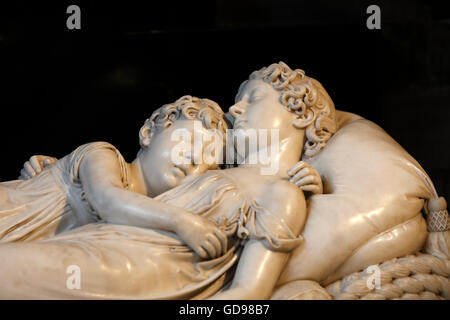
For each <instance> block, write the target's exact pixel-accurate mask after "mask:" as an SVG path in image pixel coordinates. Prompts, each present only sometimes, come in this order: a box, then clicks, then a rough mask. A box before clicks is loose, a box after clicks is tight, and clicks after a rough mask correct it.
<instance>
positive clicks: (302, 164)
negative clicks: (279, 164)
mask: <svg viewBox="0 0 450 320" xmlns="http://www.w3.org/2000/svg"><path fill="white" fill-rule="evenodd" d="M307 165H308V163H306V162H305V161H299V162H297V163H296V164H295V165H294V166H293V167H292V168H290V169H289V170H288V171H287V174H288V175H289V176H293V175H294V174H296V173H297V171H299V170H301V169H303V168H304V167H305V166H307Z"/></svg>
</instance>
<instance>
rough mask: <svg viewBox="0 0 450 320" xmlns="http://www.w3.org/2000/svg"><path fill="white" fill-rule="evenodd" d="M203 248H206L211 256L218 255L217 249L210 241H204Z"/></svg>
mask: <svg viewBox="0 0 450 320" xmlns="http://www.w3.org/2000/svg"><path fill="white" fill-rule="evenodd" d="M202 248H203V249H205V250H206V252H208V255H209V257H210V258H215V257H216V249H214V246H213V245H212V244H211V243H209V242H208V241H204V242H203V243H202Z"/></svg>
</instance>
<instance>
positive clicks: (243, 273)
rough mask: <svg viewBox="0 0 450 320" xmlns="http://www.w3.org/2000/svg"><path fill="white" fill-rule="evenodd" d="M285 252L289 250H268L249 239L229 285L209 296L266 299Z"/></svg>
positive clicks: (275, 280) (283, 263)
mask: <svg viewBox="0 0 450 320" xmlns="http://www.w3.org/2000/svg"><path fill="white" fill-rule="evenodd" d="M289 255H290V254H289V253H285V252H275V251H272V250H269V249H267V248H266V247H264V245H263V244H262V242H261V241H257V240H250V241H249V242H248V243H247V244H246V245H245V248H244V250H243V252H242V254H241V257H240V259H239V264H238V267H237V269H236V273H235V275H234V278H233V282H232V284H231V287H230V288H229V289H228V290H225V291H223V292H221V293H218V294H216V295H215V296H213V297H211V299H215V300H244V299H245V300H253V299H268V298H270V296H271V295H272V292H273V289H274V288H275V285H276V283H277V281H278V278H279V276H280V274H281V271H282V270H283V268H284V266H285V264H286V262H287V261H288V259H289Z"/></svg>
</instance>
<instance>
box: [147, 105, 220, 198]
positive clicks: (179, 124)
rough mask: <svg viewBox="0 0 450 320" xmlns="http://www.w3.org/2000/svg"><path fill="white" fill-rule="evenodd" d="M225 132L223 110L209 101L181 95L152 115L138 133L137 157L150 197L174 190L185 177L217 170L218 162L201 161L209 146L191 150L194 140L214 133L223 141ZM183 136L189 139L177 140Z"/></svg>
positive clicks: (218, 156) (206, 144)
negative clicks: (138, 146) (139, 147)
mask: <svg viewBox="0 0 450 320" xmlns="http://www.w3.org/2000/svg"><path fill="white" fill-rule="evenodd" d="M226 129H227V124H226V122H225V115H224V113H223V111H222V109H221V108H220V107H219V105H218V104H217V103H215V102H214V101H211V100H208V99H199V98H196V97H191V96H184V97H181V98H180V99H178V100H177V101H175V102H174V103H171V104H166V105H163V106H162V107H161V108H159V109H157V110H156V111H155V112H153V114H152V116H151V117H150V118H149V119H147V120H146V121H145V123H144V125H143V126H142V128H141V130H140V132H139V141H140V145H141V151H140V152H139V154H138V158H139V162H140V165H141V168H142V172H143V175H144V179H145V182H146V185H147V188H148V189H149V190H148V191H149V195H151V196H155V195H158V194H160V193H162V192H164V191H167V190H169V189H171V188H174V187H176V186H177V185H178V184H180V182H181V181H183V180H184V179H185V178H186V177H188V176H192V175H199V174H201V173H203V172H205V171H207V170H211V169H217V168H218V163H217V162H213V163H212V164H211V161H204V160H205V159H204V152H205V149H206V148H211V145H210V143H204V142H203V143H202V144H201V147H194V137H201V138H203V137H204V136H205V135H211V132H212V131H214V132H215V139H217V138H219V139H221V141H222V142H224V139H225V137H226ZM185 134H187V135H190V137H192V139H190V140H186V139H180V135H185ZM184 137H186V136H184ZM212 142H213V141H212ZM212 142H211V143H212ZM197 143H198V141H197ZM224 145H225V144H224ZM180 150H183V151H182V152H180ZM177 151H178V152H177ZM186 151H188V152H186ZM189 151H190V152H189ZM221 152H222V150H221ZM180 157H183V159H180ZM221 157H222V154H220V155H217V157H216V159H218V158H221ZM194 159H195V161H194ZM180 160H181V161H180ZM202 160H203V161H202ZM180 162H181V163H180Z"/></svg>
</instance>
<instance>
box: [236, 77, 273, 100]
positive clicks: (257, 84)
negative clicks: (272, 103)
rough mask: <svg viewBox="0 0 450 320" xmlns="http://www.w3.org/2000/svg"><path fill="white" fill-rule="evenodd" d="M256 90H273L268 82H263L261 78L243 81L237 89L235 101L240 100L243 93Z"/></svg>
mask: <svg viewBox="0 0 450 320" xmlns="http://www.w3.org/2000/svg"><path fill="white" fill-rule="evenodd" d="M256 90H264V91H267V90H274V89H273V88H272V86H271V85H270V84H268V83H267V82H264V81H263V80H262V79H252V80H248V81H247V82H245V83H243V84H242V86H241V88H240V89H239V92H238V94H237V95H236V99H235V100H236V102H237V101H239V100H241V99H242V97H243V96H244V95H246V94H247V95H248V94H250V93H251V92H252V91H256Z"/></svg>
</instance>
